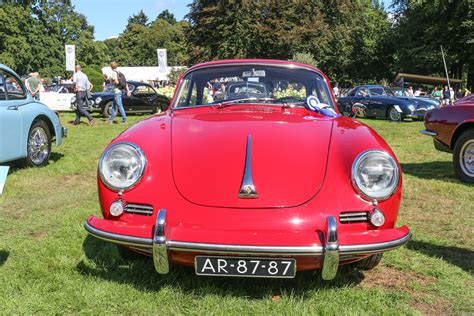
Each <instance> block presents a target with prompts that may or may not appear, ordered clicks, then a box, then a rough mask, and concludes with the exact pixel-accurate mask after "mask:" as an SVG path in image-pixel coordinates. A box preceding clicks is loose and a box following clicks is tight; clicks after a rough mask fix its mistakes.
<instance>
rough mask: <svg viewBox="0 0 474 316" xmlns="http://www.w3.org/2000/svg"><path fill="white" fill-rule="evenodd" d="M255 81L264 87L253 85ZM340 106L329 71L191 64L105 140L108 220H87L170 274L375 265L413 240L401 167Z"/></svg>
mask: <svg viewBox="0 0 474 316" xmlns="http://www.w3.org/2000/svg"><path fill="white" fill-rule="evenodd" d="M235 83H239V85H238V86H239V89H234V90H232V91H231V92H229V91H227V87H229V86H236V85H235ZM255 83H258V85H259V86H264V87H265V93H261V94H259V93H256V92H255V93H254V92H252V93H250V92H249V91H251V90H252V89H250V88H245V86H246V85H248V86H249V87H253V86H255ZM214 87H219V89H214ZM240 88H242V89H240ZM222 94H225V95H224V96H222ZM227 94H229V95H227ZM336 111H337V109H336V103H335V101H334V97H333V95H332V93H331V87H330V85H329V80H328V78H327V77H326V76H325V75H324V74H323V73H322V72H321V71H319V70H318V69H315V68H313V67H311V66H307V65H304V64H299V63H293V62H288V61H278V60H228V61H217V62H209V63H205V64H200V65H197V66H194V67H192V68H190V69H189V70H188V71H187V72H186V73H185V74H184V75H183V76H182V77H181V79H180V81H179V83H178V86H177V89H176V93H175V96H174V98H173V100H172V102H171V106H170V108H169V109H168V110H167V111H166V112H165V113H163V114H160V115H155V116H153V117H151V118H149V119H146V120H144V121H142V122H140V123H138V124H136V125H135V126H133V127H131V128H130V129H128V130H127V131H125V132H123V133H122V134H121V135H120V136H118V137H117V138H116V139H114V140H113V141H112V142H111V143H110V145H109V146H108V147H107V148H106V149H105V151H104V153H103V154H102V156H101V158H100V162H99V170H98V174H99V177H98V186H99V196H100V205H101V208H102V215H103V218H99V217H95V216H90V217H89V218H88V219H87V221H86V223H85V229H86V230H87V231H88V232H89V233H90V234H92V235H94V236H96V237H98V238H102V239H104V240H107V241H109V242H112V243H115V244H117V246H118V249H119V252H120V254H121V255H122V256H129V255H130V254H132V252H138V253H141V254H145V255H150V256H153V260H154V263H155V267H156V270H157V272H158V273H162V274H164V273H168V272H169V270H170V265H172V264H180V265H189V266H194V269H195V272H196V274H198V275H221V276H246V277H278V278H292V277H294V276H295V273H296V271H300V270H309V269H320V268H322V276H323V278H324V279H327V280H329V279H332V278H334V277H335V275H336V273H337V270H338V267H339V265H344V264H354V265H357V266H358V267H359V268H362V269H370V268H373V267H374V266H376V265H377V264H378V263H379V261H380V260H381V257H382V253H383V252H385V251H388V250H392V249H394V248H397V247H399V246H401V245H403V244H405V243H406V242H407V241H408V240H409V239H410V237H411V233H410V230H409V229H408V227H406V226H402V227H399V228H394V226H395V221H396V219H397V215H398V210H399V206H400V198H401V192H402V190H401V185H402V179H401V171H400V166H399V164H398V162H397V159H396V158H395V155H394V153H393V151H392V150H391V149H390V147H389V146H388V145H387V143H386V142H385V141H384V140H383V139H382V138H381V137H380V136H379V135H378V134H377V133H376V132H375V131H374V130H372V129H371V128H370V127H368V126H366V125H364V124H362V123H359V122H357V121H355V120H353V119H351V118H348V117H343V116H341V115H339V114H337V112H336Z"/></svg>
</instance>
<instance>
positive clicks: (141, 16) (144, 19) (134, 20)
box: [128, 10, 148, 26]
mask: <svg viewBox="0 0 474 316" xmlns="http://www.w3.org/2000/svg"><path fill="white" fill-rule="evenodd" d="M130 24H139V25H144V26H146V25H148V16H147V15H146V14H145V12H143V10H140V12H138V13H137V14H134V15H132V16H131V17H129V18H128V25H130Z"/></svg>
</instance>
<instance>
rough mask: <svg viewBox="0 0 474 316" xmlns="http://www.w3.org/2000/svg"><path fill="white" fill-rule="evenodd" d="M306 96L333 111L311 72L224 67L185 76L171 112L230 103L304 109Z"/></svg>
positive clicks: (319, 80) (319, 79)
mask: <svg viewBox="0 0 474 316" xmlns="http://www.w3.org/2000/svg"><path fill="white" fill-rule="evenodd" d="M309 95H314V96H316V97H317V98H318V99H319V101H320V102H321V103H324V104H327V105H329V106H330V107H332V108H334V104H333V101H332V98H331V94H330V93H329V89H328V86H327V84H326V81H325V80H324V78H323V77H322V76H321V75H320V74H319V73H318V72H316V71H314V70H311V69H306V68H300V67H294V66H291V65H270V64H263V65H262V64H227V65H222V66H211V67H207V68H201V69H197V70H195V71H192V72H190V73H188V74H187V75H186V76H185V77H184V78H183V80H182V81H181V83H180V86H179V88H178V92H177V94H176V97H175V98H174V101H173V108H186V107H192V106H205V105H213V104H221V103H224V102H226V104H227V102H231V101H232V102H235V103H239V102H241V103H242V102H248V103H252V104H256V103H265V104H276V105H283V104H292V105H295V106H304V102H305V100H306V97H307V96H309Z"/></svg>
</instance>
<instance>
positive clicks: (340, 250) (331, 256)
mask: <svg viewBox="0 0 474 316" xmlns="http://www.w3.org/2000/svg"><path fill="white" fill-rule="evenodd" d="M84 228H85V229H86V230H87V231H88V232H89V233H90V234H91V235H93V236H95V237H97V238H100V239H104V240H106V241H109V242H113V243H116V244H121V245H124V246H129V247H132V248H136V249H149V250H151V252H152V254H153V262H154V265H155V269H156V271H157V272H158V273H160V274H167V273H168V272H169V270H170V260H169V251H170V250H175V251H189V252H205V253H216V254H236V255H243V254H249V255H264V256H272V255H273V256H324V260H323V268H322V278H323V279H324V280H332V279H334V277H335V276H336V274H337V271H338V268H339V258H340V256H345V255H360V254H374V253H380V252H384V251H388V250H391V249H395V248H397V247H400V246H402V245H404V244H406V243H407V242H408V241H409V240H410V239H411V233H410V232H409V233H408V234H406V235H405V236H403V237H402V238H399V239H395V240H391V241H386V242H381V243H374V244H361V245H339V243H338V237H337V221H336V218H335V217H333V216H328V218H327V227H326V229H327V230H326V246H325V247H322V246H244V245H225V244H205V243H193V242H182V241H173V240H169V239H168V238H167V237H168V234H167V232H168V231H167V228H166V210H164V209H161V210H159V211H158V215H157V217H156V225H155V228H154V231H153V238H152V239H150V238H142V237H133V236H126V235H120V234H114V233H109V232H105V231H103V230H99V229H97V228H94V227H93V226H91V225H90V224H89V223H88V222H87V221H86V223H85V224H84Z"/></svg>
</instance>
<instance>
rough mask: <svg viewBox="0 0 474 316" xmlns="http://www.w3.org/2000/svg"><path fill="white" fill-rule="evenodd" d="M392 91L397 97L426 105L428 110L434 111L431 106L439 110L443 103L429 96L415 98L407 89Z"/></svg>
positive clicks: (397, 88) (393, 88)
mask: <svg viewBox="0 0 474 316" xmlns="http://www.w3.org/2000/svg"><path fill="white" fill-rule="evenodd" d="M390 89H392V91H393V93H394V94H395V96H397V97H399V98H403V99H405V100H413V101H415V102H420V103H424V104H425V107H426V108H427V110H431V109H432V107H431V106H434V107H435V108H439V107H440V106H441V101H440V100H439V99H436V98H432V97H429V96H422V95H420V96H418V97H415V95H414V94H412V93H411V92H410V91H409V90H408V89H407V88H402V87H392V88H390Z"/></svg>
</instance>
